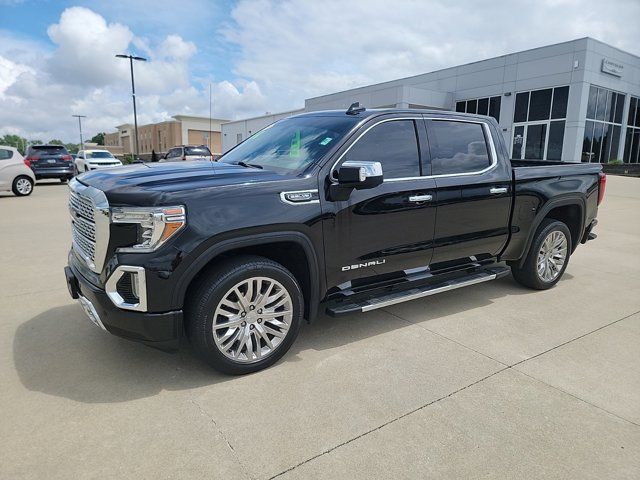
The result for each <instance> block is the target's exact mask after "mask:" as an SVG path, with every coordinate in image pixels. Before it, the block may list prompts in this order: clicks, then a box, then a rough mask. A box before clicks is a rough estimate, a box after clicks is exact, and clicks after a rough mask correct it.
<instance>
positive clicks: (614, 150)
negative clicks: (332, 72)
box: [222, 38, 640, 163]
mask: <svg viewBox="0 0 640 480" xmlns="http://www.w3.org/2000/svg"><path fill="white" fill-rule="evenodd" d="M639 98H640V57H638V56H636V55H633V54H631V53H628V52H625V51H622V50H620V49H618V48H616V47H613V46H611V45H607V44H606V43H603V42H600V41H598V40H594V39H592V38H581V39H578V40H572V41H569V42H563V43H558V44H555V45H549V46H545V47H540V48H534V49H531V50H525V51H522V52H517V53H511V54H508V55H502V56H500V57H496V58H490V59H487V60H482V61H479V62H474V63H469V64H466V65H460V66H456V67H450V68H446V69H443V70H437V71H435V72H430V73H425V74H421V75H416V76H413V77H408V78H402V79H398V80H392V81H389V82H384V83H378V84H375V85H368V86H365V87H360V88H354V89H351V90H346V91H343V92H338V93H332V94H329V95H323V96H320V97H313V98H308V99H306V100H305V106H304V109H301V110H293V111H290V112H283V113H281V114H276V115H273V114H270V115H265V116H262V117H255V118H251V119H245V120H238V121H234V122H228V123H224V124H222V150H223V151H225V152H226V151H227V150H229V149H230V148H232V147H233V146H235V145H236V144H238V143H239V142H241V141H242V140H243V139H245V138H247V136H250V135H251V134H253V133H255V132H256V131H258V130H260V129H261V128H264V127H265V126H267V125H269V124H271V123H272V122H274V121H276V120H278V119H279V118H283V117H286V116H289V115H293V114H296V113H300V112H303V111H307V112H308V111H316V110H328V109H346V108H347V107H349V105H350V104H351V103H353V102H360V104H361V105H363V106H365V107H367V108H391V107H395V108H428V109H436V110H454V111H457V112H469V113H478V114H482V115H489V116H492V117H494V118H495V119H496V120H497V121H498V123H499V124H500V129H501V131H502V134H503V135H504V139H505V142H506V143H507V145H508V146H509V149H510V150H511V155H512V157H514V158H522V159H531V160H562V161H565V162H579V161H582V162H600V163H609V162H614V163H619V162H620V161H623V162H624V163H638V162H639V161H640V158H639V155H640V153H639V151H640V146H639V144H640V100H639Z"/></svg>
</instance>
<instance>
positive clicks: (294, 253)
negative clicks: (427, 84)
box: [65, 106, 606, 374]
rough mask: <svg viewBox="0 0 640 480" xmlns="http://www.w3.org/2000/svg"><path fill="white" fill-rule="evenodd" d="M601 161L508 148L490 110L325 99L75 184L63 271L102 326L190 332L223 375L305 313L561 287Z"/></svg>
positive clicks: (585, 232) (287, 341) (285, 336)
mask: <svg viewBox="0 0 640 480" xmlns="http://www.w3.org/2000/svg"><path fill="white" fill-rule="evenodd" d="M605 180H606V177H605V176H604V174H603V173H601V167H600V165H597V164H575V163H554V162H540V161H539V162H534V161H531V162H529V161H514V160H509V155H508V152H507V147H506V145H505V143H504V140H503V136H502V134H501V133H500V131H499V128H498V125H497V123H496V122H495V121H494V120H493V119H491V118H488V117H484V116H477V115H466V114H459V113H453V112H442V111H426V110H397V109H385V110H365V109H363V108H359V107H357V106H352V107H351V108H350V109H349V110H347V111H346V112H345V111H323V112H314V113H306V114H302V115H298V116H295V117H291V118H288V119H285V120H281V121H279V122H277V123H275V124H273V125H271V126H270V127H267V128H265V129H264V130H262V131H260V132H258V133H256V134H254V135H253V136H252V137H250V138H248V139H247V140H246V141H244V142H243V143H241V144H239V145H238V146H236V147H235V148H234V149H232V150H230V151H229V152H228V153H226V154H225V155H223V156H222V157H221V158H220V159H219V161H217V162H181V163H164V164H162V163H161V164H139V165H134V166H129V167H122V168H114V169H110V170H101V171H95V172H89V173H86V174H83V175H80V176H79V177H77V178H76V179H74V180H73V181H72V182H71V183H70V186H69V188H70V200H69V207H70V212H71V217H72V219H71V221H72V237H73V238H72V240H73V241H72V248H71V251H70V252H69V258H68V263H69V265H68V267H66V268H65V274H66V278H67V284H68V286H69V291H70V293H71V295H72V297H73V298H76V299H79V300H80V302H81V304H82V305H83V307H84V309H85V311H86V312H87V314H88V315H89V317H90V318H91V320H92V321H93V322H94V323H96V324H97V325H98V326H100V327H101V328H103V329H105V330H107V331H109V332H111V333H113V334H115V335H119V336H122V337H125V338H128V339H132V340H138V341H141V342H144V343H147V344H149V345H152V346H156V347H159V348H163V349H173V348H177V346H178V343H179V339H180V337H181V335H182V334H183V332H186V335H187V336H188V338H189V339H190V341H191V342H192V344H193V345H194V348H195V350H196V351H197V352H198V354H199V355H200V356H201V357H202V358H203V359H204V360H205V361H207V362H208V363H209V364H211V365H212V366H213V367H215V368H217V369H219V370H221V371H223V372H227V373H233V374H238V373H247V372H252V371H256V370H259V369H261V368H264V367H267V366H269V365H271V364H273V363H274V362H275V361H277V360H278V359H279V358H280V357H281V356H282V355H283V354H284V353H285V352H286V351H287V350H288V349H289V347H290V346H291V344H292V343H293V341H294V339H295V338H296V336H297V334H298V330H299V328H300V326H301V324H302V322H303V319H306V320H307V321H313V320H314V318H315V317H316V316H317V315H318V313H319V312H320V311H325V312H327V313H328V314H329V315H334V316H338V315H344V314H350V313H353V312H367V311H369V310H374V309H377V308H382V307H387V306H389V305H393V304H396V303H399V302H404V301H407V300H412V299H416V298H421V297H425V296H428V295H432V294H436V293H439V292H443V291H447V290H451V289H455V288H460V287H464V286H468V285H473V284H477V283H481V282H486V281H489V280H493V279H496V278H499V277H502V276H504V275H507V274H508V273H509V272H511V273H512V274H513V277H514V278H515V280H516V281H518V282H519V283H521V284H523V285H525V286H527V287H530V288H534V289H546V288H550V287H552V286H553V285H555V284H556V282H558V280H559V279H560V278H561V277H562V274H563V272H564V270H565V269H566V267H567V263H568V261H569V256H570V255H571V253H572V252H573V251H574V250H575V249H576V248H577V247H578V245H579V244H580V243H585V242H586V241H587V240H589V239H591V238H594V237H595V235H594V234H593V233H592V229H593V227H594V226H595V225H596V213H597V210H598V205H599V203H600V202H601V201H602V198H603V195H604V187H605Z"/></svg>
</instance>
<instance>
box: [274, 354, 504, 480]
mask: <svg viewBox="0 0 640 480" xmlns="http://www.w3.org/2000/svg"><path fill="white" fill-rule="evenodd" d="M510 368H511V367H509V366H506V367H504V368H501V369H500V370H496V371H495V372H493V373H490V374H489V375H486V376H484V377H482V378H480V379H479V380H476V381H475V382H472V383H470V384H468V385H465V386H464V387H460V388H458V389H457V390H454V391H453V392H450V393H448V394H447V395H443V396H442V397H439V398H436V399H435V400H432V401H430V402H429V403H426V404H424V405H421V406H420V407H417V408H414V409H413V410H411V411H409V412H405V413H403V414H402V415H399V416H398V417H395V418H393V419H391V420H389V421H387V422H385V423H383V424H381V425H378V426H377V427H375V428H372V429H370V430H367V431H366V432H363V433H361V434H359V435H356V436H355V437H353V438H350V439H349V440H345V441H344V442H342V443H339V444H338V445H334V446H333V447H331V448H328V449H326V450H324V451H322V452H320V453H318V454H316V455H314V456H313V457H309V458H307V459H306V460H303V461H302V462H300V463H298V464H296V465H293V466H291V467H289V468H287V469H286V470H283V471H282V472H280V473H278V474H276V475H274V476H272V477H269V479H268V480H273V479H275V478H278V477H280V476H281V475H284V474H285V473H288V472H290V471H292V470H295V469H296V468H298V467H301V466H302V465H305V464H307V463H309V462H311V461H313V460H315V459H316V458H319V457H322V456H323V455H326V454H327V453H331V452H333V451H334V450H336V449H338V448H340V447H344V446H345V445H348V444H350V443H351V442H354V441H356V440H358V439H360V438H362V437H365V436H367V435H369V434H370V433H373V432H376V431H378V430H380V429H382V428H384V427H386V426H388V425H391V424H392V423H395V422H397V421H398V420H402V419H403V418H405V417H408V416H409V415H413V414H414V413H416V412H419V411H420V410H423V409H425V408H427V407H429V406H431V405H434V404H436V403H438V402H440V401H441V400H446V399H447V398H449V397H452V396H453V395H455V394H457V393H460V392H462V391H463V390H466V389H467V388H469V387H473V386H474V385H477V384H478V383H481V382H484V381H485V380H487V379H489V378H491V377H493V376H494V375H497V374H499V373H501V372H504V371H506V370H509V369H510Z"/></svg>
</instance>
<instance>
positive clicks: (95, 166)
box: [87, 163, 122, 171]
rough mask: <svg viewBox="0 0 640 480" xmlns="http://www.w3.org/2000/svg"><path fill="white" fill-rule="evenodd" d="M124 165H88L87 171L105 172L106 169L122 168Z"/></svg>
mask: <svg viewBox="0 0 640 480" xmlns="http://www.w3.org/2000/svg"><path fill="white" fill-rule="evenodd" d="M121 166H122V163H114V164H112V165H111V164H104V163H87V171H91V170H104V169H105V168H116V167H121Z"/></svg>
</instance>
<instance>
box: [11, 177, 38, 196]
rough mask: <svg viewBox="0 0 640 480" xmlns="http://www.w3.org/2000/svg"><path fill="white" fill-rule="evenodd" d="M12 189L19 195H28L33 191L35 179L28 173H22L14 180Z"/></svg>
mask: <svg viewBox="0 0 640 480" xmlns="http://www.w3.org/2000/svg"><path fill="white" fill-rule="evenodd" d="M11 190H12V191H13V193H14V195H16V196H18V197H26V196H27V195H31V192H33V180H31V179H30V178H29V177H27V176H26V175H20V176H19V177H16V178H15V179H14V180H13V185H12V186H11Z"/></svg>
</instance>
